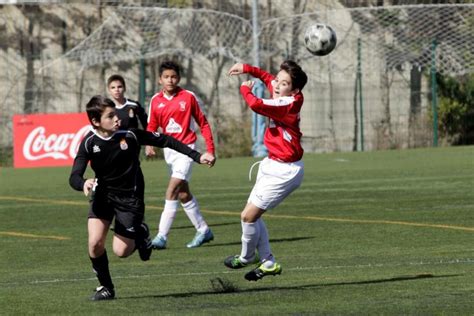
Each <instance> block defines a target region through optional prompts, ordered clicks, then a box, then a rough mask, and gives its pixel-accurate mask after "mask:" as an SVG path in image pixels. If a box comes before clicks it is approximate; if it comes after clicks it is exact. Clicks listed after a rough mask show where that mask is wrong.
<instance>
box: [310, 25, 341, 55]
mask: <svg viewBox="0 0 474 316" xmlns="http://www.w3.org/2000/svg"><path fill="white" fill-rule="evenodd" d="M336 43H337V37H336V32H334V30H333V28H332V27H330V26H329V25H327V24H323V23H316V24H312V25H310V26H308V27H307V28H306V31H305V32H304V44H305V46H306V49H307V50H308V51H309V52H310V53H311V54H313V55H316V56H324V55H327V54H329V53H330V52H332V50H333V49H334V47H336Z"/></svg>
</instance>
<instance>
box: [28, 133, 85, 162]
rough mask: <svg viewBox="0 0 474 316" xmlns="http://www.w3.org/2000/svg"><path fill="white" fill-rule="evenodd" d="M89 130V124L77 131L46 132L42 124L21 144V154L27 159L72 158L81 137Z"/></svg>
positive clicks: (74, 155)
mask: <svg viewBox="0 0 474 316" xmlns="http://www.w3.org/2000/svg"><path fill="white" fill-rule="evenodd" d="M89 131H90V125H86V126H84V127H82V128H81V129H80V130H79V131H78V132H77V133H63V134H54V133H52V134H49V135H48V134H47V131H46V128H45V127H44V126H38V127H36V128H35V129H33V130H32V131H31V132H30V133H29V134H28V136H27V137H26V139H25V142H24V144H23V155H24V157H25V158H26V159H27V160H31V161H34V160H39V159H44V158H53V159H69V158H72V159H74V158H75V157H76V154H77V151H78V149H79V145H80V143H81V140H82V138H83V137H84V136H85V135H86V134H87V133H88V132H89Z"/></svg>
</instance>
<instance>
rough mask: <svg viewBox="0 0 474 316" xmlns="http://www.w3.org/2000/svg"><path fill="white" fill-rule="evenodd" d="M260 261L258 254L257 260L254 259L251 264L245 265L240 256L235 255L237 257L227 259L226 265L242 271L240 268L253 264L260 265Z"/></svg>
mask: <svg viewBox="0 0 474 316" xmlns="http://www.w3.org/2000/svg"><path fill="white" fill-rule="evenodd" d="M259 260H260V259H259V256H258V254H256V255H255V259H253V260H252V261H251V262H247V263H245V262H242V260H240V256H239V255H235V256H229V257H227V258H225V259H224V265H225V266H226V267H228V268H231V269H240V268H243V267H246V266H247V265H249V264H251V263H258V261H259Z"/></svg>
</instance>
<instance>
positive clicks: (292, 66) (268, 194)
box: [224, 60, 308, 281]
mask: <svg viewBox="0 0 474 316" xmlns="http://www.w3.org/2000/svg"><path fill="white" fill-rule="evenodd" d="M243 73H248V74H250V75H252V76H253V77H256V78H259V79H261V80H262V81H263V82H264V83H265V85H266V86H267V88H268V90H269V91H270V93H271V96H272V98H271V99H260V98H258V97H256V96H255V95H254V94H253V93H252V87H253V85H254V82H253V81H246V82H243V83H242V85H241V87H240V93H241V94H242V97H243V98H244V99H245V102H246V103H247V104H248V106H249V107H250V108H251V109H252V110H253V111H254V112H256V113H258V114H261V115H263V116H266V117H268V118H269V119H270V123H269V126H268V128H267V130H266V131H265V136H264V143H265V146H266V147H267V149H268V157H266V158H264V159H263V160H262V162H261V163H260V167H259V170H258V175H257V180H256V182H255V185H254V187H253V189H252V192H251V193H250V196H249V198H248V201H247V205H246V206H245V208H244V210H243V211H242V213H241V217H240V218H241V223H242V250H241V253H240V255H234V256H229V257H227V258H226V259H225V260H224V264H225V266H227V267H229V268H231V269H240V268H243V267H246V266H247V265H249V264H252V263H258V266H257V267H256V268H255V269H253V270H251V271H250V272H248V273H247V274H245V279H247V280H249V281H257V280H260V279H261V278H263V277H264V276H267V275H277V274H280V273H281V271H282V268H281V265H280V264H279V263H277V262H276V260H275V257H274V256H273V255H272V253H271V250H270V243H269V238H268V232H267V228H266V226H265V223H264V222H263V219H262V218H261V217H262V215H263V214H264V213H265V212H266V211H267V210H269V209H272V208H274V207H276V206H277V205H278V204H280V202H282V201H283V200H284V199H285V198H286V197H287V196H288V195H289V194H290V193H291V192H293V191H294V190H295V189H296V188H298V187H299V186H300V184H301V181H302V180H303V169H304V164H303V161H302V160H301V158H302V157H303V148H302V147H301V136H302V134H301V131H300V127H299V125H300V111H301V107H302V106H303V94H302V93H301V90H302V89H303V87H304V86H305V84H306V82H307V81H308V77H307V76H306V73H305V72H304V71H303V70H302V69H301V67H300V66H299V65H298V64H297V63H295V62H294V61H291V60H286V61H284V62H283V63H282V64H281V65H280V71H279V72H278V74H277V75H276V76H273V75H271V74H269V73H267V72H265V71H263V70H262V69H260V68H257V67H252V66H250V65H247V64H241V63H237V64H235V65H233V66H232V67H231V68H230V70H229V72H228V74H229V75H239V74H243Z"/></svg>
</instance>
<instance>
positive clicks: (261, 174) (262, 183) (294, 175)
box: [248, 157, 304, 210]
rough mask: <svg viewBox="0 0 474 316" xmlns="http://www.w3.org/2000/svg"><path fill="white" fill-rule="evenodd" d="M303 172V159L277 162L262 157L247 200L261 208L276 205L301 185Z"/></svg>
mask: <svg viewBox="0 0 474 316" xmlns="http://www.w3.org/2000/svg"><path fill="white" fill-rule="evenodd" d="M303 174H304V163H303V160H299V161H296V162H279V161H276V160H272V159H270V158H268V157H267V158H265V159H263V160H262V162H261V163H260V166H259V168H258V174H257V180H256V182H255V185H254V187H253V189H252V192H250V196H249V199H248V202H252V204H253V205H255V206H257V207H258V208H260V209H262V210H268V209H271V208H274V207H276V206H277V205H278V204H280V203H281V202H282V201H283V200H284V199H285V198H286V197H287V196H288V195H290V193H291V192H293V191H294V190H295V189H296V188H298V187H299V186H300V185H301V182H302V181H303Z"/></svg>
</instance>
